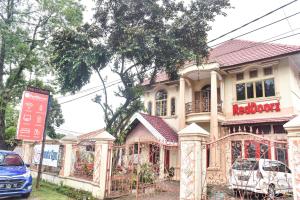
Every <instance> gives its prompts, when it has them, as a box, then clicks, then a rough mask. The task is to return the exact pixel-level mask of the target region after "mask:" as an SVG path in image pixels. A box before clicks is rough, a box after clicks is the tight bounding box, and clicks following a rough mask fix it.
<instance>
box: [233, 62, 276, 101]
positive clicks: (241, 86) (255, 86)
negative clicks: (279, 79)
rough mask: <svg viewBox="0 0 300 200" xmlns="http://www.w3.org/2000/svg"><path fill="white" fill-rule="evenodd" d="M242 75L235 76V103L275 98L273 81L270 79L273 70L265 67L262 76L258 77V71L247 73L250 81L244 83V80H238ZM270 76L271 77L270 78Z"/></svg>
mask: <svg viewBox="0 0 300 200" xmlns="http://www.w3.org/2000/svg"><path fill="white" fill-rule="evenodd" d="M241 74H242V73H239V74H236V76H237V81H238V82H237V84H236V99H237V101H240V100H246V99H253V98H261V97H272V96H275V81H274V78H273V77H272V75H273V68H272V67H267V68H264V69H263V75H260V76H261V78H259V77H260V76H258V75H259V74H258V70H257V69H256V70H251V71H249V78H250V80H251V79H252V78H253V79H254V80H253V81H249V82H247V81H245V80H244V79H241V78H238V77H239V76H242V75H241ZM270 75H271V77H270Z"/></svg>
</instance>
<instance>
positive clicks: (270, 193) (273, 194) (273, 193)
mask: <svg viewBox="0 0 300 200" xmlns="http://www.w3.org/2000/svg"><path fill="white" fill-rule="evenodd" d="M275 197H276V190H275V185H269V188H268V198H269V199H270V200H271V199H272V200H273V199H275Z"/></svg>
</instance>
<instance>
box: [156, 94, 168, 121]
mask: <svg viewBox="0 0 300 200" xmlns="http://www.w3.org/2000/svg"><path fill="white" fill-rule="evenodd" d="M167 99H168V93H167V92H166V91H165V90H160V91H158V92H157V93H156V96H155V100H156V103H155V105H156V115H157V116H166V115H167Z"/></svg>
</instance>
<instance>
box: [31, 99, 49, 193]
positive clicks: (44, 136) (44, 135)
mask: <svg viewBox="0 0 300 200" xmlns="http://www.w3.org/2000/svg"><path fill="white" fill-rule="evenodd" d="M50 106H51V96H50V95H49V98H48V108H47V113H46V119H45V125H44V133H43V140H42V149H41V154H40V163H39V167H38V174H37V179H36V185H35V188H36V189H39V188H40V180H41V174H42V164H43V158H44V150H45V143H46V129H47V121H48V115H49V110H50Z"/></svg>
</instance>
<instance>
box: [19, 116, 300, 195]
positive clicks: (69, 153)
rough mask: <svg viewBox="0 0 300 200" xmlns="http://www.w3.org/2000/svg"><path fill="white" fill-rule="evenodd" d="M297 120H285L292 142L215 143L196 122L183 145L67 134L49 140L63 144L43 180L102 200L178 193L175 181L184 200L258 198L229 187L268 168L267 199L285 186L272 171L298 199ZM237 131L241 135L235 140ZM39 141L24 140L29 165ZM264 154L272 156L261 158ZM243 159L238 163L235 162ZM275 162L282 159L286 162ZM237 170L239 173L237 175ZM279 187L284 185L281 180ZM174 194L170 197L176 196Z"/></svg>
mask: <svg viewBox="0 0 300 200" xmlns="http://www.w3.org/2000/svg"><path fill="white" fill-rule="evenodd" d="M296 119H297V121H296V122H293V123H292V122H291V123H290V122H289V123H287V127H286V129H287V131H288V143H286V142H282V141H275V140H266V139H265V138H264V137H263V136H257V135H255V134H252V133H241V132H238V133H234V134H230V135H227V136H225V137H223V138H221V139H219V140H217V141H214V142H212V143H211V142H208V138H209V135H210V134H209V133H208V132H206V131H205V130H204V129H202V128H200V127H198V126H197V125H195V124H194V125H193V124H192V125H190V126H192V127H190V126H188V127H186V128H185V129H183V130H181V131H180V132H179V136H180V147H179V149H178V147H177V146H175V145H174V146H172V145H167V144H162V143H158V142H153V141H150V142H145V141H144V142H137V143H134V144H124V145H122V146H116V145H113V141H114V139H115V138H114V137H113V136H111V135H110V134H109V133H107V132H105V131H102V132H101V133H97V134H95V135H93V136H92V137H90V138H88V139H85V140H79V139H78V138H76V137H75V138H74V137H73V138H71V137H65V138H64V139H62V140H61V141H58V143H57V141H47V144H49V145H50V144H51V145H59V153H58V154H59V156H58V159H57V163H58V164H57V167H56V169H54V168H51V167H53V166H51V165H50V167H45V166H44V169H43V170H44V173H43V175H42V178H43V179H46V180H48V181H51V182H54V183H57V184H61V183H62V184H64V185H68V186H71V187H74V188H77V189H82V190H86V191H89V192H91V193H93V195H94V196H95V197H97V198H99V199H104V198H105V197H118V196H122V195H128V194H131V193H133V194H134V196H135V198H136V199H144V197H145V195H147V194H152V191H172V193H174V194H176V195H177V193H179V189H178V185H176V184H180V197H179V198H180V199H181V200H186V199H190V200H200V199H245V198H250V199H255V198H260V197H258V196H251V197H249V196H246V195H245V193H242V192H241V191H239V189H241V188H237V190H235V188H231V189H230V187H228V186H230V185H232V183H233V182H234V181H240V182H242V183H243V184H242V186H243V187H248V186H250V179H251V178H253V177H262V176H265V174H263V171H265V172H267V173H269V174H270V175H268V176H267V177H268V179H267V182H265V186H266V187H265V186H264V188H265V190H266V191H267V192H268V193H269V197H271V198H273V196H272V194H274V193H276V191H277V192H280V190H282V189H283V188H281V187H276V185H277V183H276V182H272V181H273V180H274V176H273V175H272V173H273V174H274V173H284V174H287V176H283V179H282V180H281V181H285V182H287V183H288V184H286V185H287V187H289V188H290V189H291V190H293V196H294V200H297V199H299V198H300V190H299V187H298V186H299V183H300V178H299V177H300V171H299V169H300V159H299V155H300V147H299V144H300V117H297V118H296ZM292 121H293V120H292ZM237 135H239V137H236V138H235V136H237ZM237 138H238V139H237ZM241 139H242V141H240V140H241ZM36 145H37V144H34V143H29V142H24V143H23V146H22V149H23V150H22V152H23V153H22V154H23V155H22V156H23V158H24V161H25V162H26V163H32V160H33V158H32V155H33V152H34V147H35V146H36ZM253 145H254V146H255V145H258V146H259V147H260V148H259V151H253V148H252V146H253ZM255 149H256V148H255ZM178 150H180V155H176V156H175V157H179V158H180V163H181V166H180V183H175V184H173V182H171V184H170V182H167V181H168V180H170V179H173V178H174V177H176V174H177V173H176V170H178V169H177V168H176V167H177V165H174V163H173V161H171V160H172V159H173V158H172V159H170V160H169V163H168V162H166V160H168V159H166V158H168V157H169V158H171V157H172V155H175V154H176V152H177V151H178ZM287 151H288V152H289V154H287ZM287 155H289V156H288V157H287ZM46 157H47V156H46ZM173 157H174V156H173ZM251 157H252V158H251ZM241 158H251V159H252V160H253V163H252V160H251V159H250V161H249V160H248V161H245V160H241ZM261 158H264V159H265V158H271V159H268V160H265V161H266V162H261V160H262V159H261ZM216 160H218V161H219V162H216ZM239 160H241V161H240V163H238V164H237V165H235V163H237V161H239ZM274 160H279V161H281V162H282V165H279V164H278V163H279V162H278V163H275V162H274ZM269 161H272V163H270V162H269ZM49 162H50V161H49ZM273 162H274V163H273ZM281 162H280V163H281ZM218 163H219V164H218ZM233 164H234V165H233ZM287 165H288V166H287ZM83 166H84V167H83ZM92 166H93V167H92ZM257 166H259V168H258V167H257ZM245 167H247V169H249V170H248V171H250V172H245V170H244V172H239V171H241V170H239V169H244V168H245ZM32 168H33V175H34V176H35V175H36V172H35V170H34V169H35V168H36V166H35V165H32ZM92 168H93V170H91V169H92ZM79 169H80V170H79ZM258 169H263V170H258ZM289 169H290V170H291V171H289ZM89 170H90V171H89ZM246 171H247V170H246ZM174 172H175V175H174V174H173V173H174ZM290 172H291V173H290ZM78 173H79V175H78ZM83 173H85V174H83ZM234 174H235V175H236V176H234V177H233V176H232V175H234ZM289 174H292V176H289ZM83 175H84V176H83ZM230 179H231V180H230ZM229 183H230V184H229ZM220 185H221V186H220ZM222 185H223V187H222ZM278 185H283V184H282V183H280V184H279V182H278ZM224 186H225V187H224ZM274 186H275V187H274ZM291 186H292V187H291ZM273 187H274V188H273ZM243 189H245V188H243ZM176 195H175V196H174V197H172V198H170V199H176V198H178V196H176ZM283 198H286V197H283Z"/></svg>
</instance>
